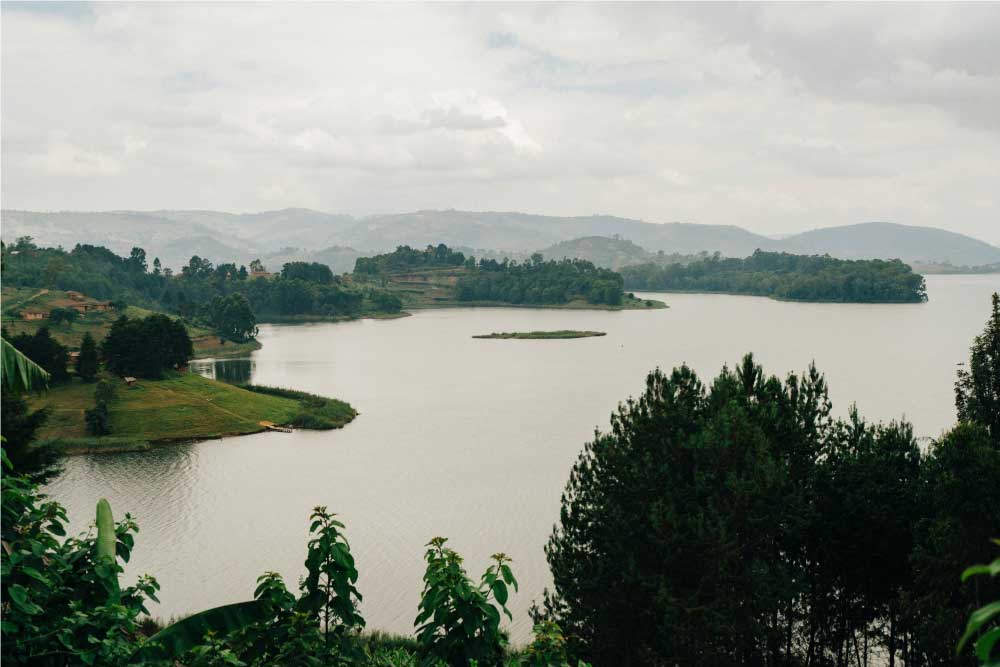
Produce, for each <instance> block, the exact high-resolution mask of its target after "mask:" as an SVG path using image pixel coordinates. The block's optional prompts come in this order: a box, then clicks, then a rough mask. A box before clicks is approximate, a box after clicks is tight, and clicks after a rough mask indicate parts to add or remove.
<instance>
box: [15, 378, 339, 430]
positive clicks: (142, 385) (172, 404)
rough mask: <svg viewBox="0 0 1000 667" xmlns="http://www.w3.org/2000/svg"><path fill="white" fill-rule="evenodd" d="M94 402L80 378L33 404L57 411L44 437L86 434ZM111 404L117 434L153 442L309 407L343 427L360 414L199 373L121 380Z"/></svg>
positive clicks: (291, 415) (287, 418)
mask: <svg viewBox="0 0 1000 667" xmlns="http://www.w3.org/2000/svg"><path fill="white" fill-rule="evenodd" d="M93 405H94V385H93V384H86V383H83V382H79V381H74V382H71V383H69V384H66V385H62V386H57V387H55V388H53V389H51V390H49V391H48V392H46V393H44V394H42V395H41V396H39V397H38V398H37V399H35V400H34V401H33V402H32V407H33V408H37V407H41V406H49V407H51V408H52V414H51V415H50V416H49V419H48V421H47V422H46V424H45V425H44V426H43V427H42V430H41V432H40V434H39V436H40V438H41V439H66V438H82V437H84V436H86V430H85V426H84V418H83V413H84V410H86V409H88V408H90V407H93ZM110 407H111V426H112V432H113V435H114V437H115V438H132V439H136V440H147V441H151V442H156V441H167V440H179V439H180V440H186V439H206V438H215V437H219V436H222V435H236V434H244V433H256V432H258V431H262V430H264V428H263V427H262V426H261V425H260V423H259V422H261V421H271V422H274V423H276V424H287V423H291V422H293V421H295V420H296V418H297V417H299V416H300V415H301V414H302V413H303V411H308V412H317V413H319V414H321V415H322V416H324V417H327V418H328V420H329V421H330V422H331V425H334V426H343V425H344V424H346V423H347V422H349V421H350V420H351V419H353V417H354V414H355V413H354V411H353V410H352V409H351V408H350V406H347V404H345V403H342V402H340V401H335V400H333V399H328V406H327V407H324V408H310V407H307V406H304V405H303V403H302V402H301V401H299V400H296V399H292V398H285V397H282V396H273V395H267V394H262V393H256V392H250V391H247V390H245V389H241V388H240V387H236V386H233V385H229V384H225V383H223V382H216V381H214V380H208V379H206V378H203V377H201V376H200V375H195V374H193V373H189V374H174V375H172V376H170V377H167V378H165V379H163V380H155V381H154V380H139V382H138V383H137V384H136V385H135V386H133V387H126V386H125V385H124V384H121V385H119V387H118V394H117V396H116V397H115V399H114V401H112V403H111V406H110Z"/></svg>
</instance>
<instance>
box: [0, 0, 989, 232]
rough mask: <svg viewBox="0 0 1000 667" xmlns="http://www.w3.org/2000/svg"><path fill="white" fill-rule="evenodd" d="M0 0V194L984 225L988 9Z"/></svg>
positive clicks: (757, 222)
mask: <svg viewBox="0 0 1000 667" xmlns="http://www.w3.org/2000/svg"><path fill="white" fill-rule="evenodd" d="M41 9H42V10H43V11H40V8H39V7H37V6H32V5H25V4H14V3H5V4H4V5H3V9H2V11H3V22H2V56H3V63H2V66H3V71H2V75H3V77H2V79H3V80H2V116H3V118H2V120H3V129H2V132H3V142H2V159H3V176H2V196H3V205H4V206H5V207H17V208H35V209H71V208H75V209H122V208H138V209H153V208H188V207H190V208H216V209H224V210H257V209H262V208H276V207H281V206H309V207H315V208H320V209H323V210H328V211H335V212H347V213H355V214H364V213H371V212H387V211H401V210H410V209H415V208H448V207H456V208H473V209H516V210H524V211H531V212H538V213H549V214H581V213H583V214H586V213H592V212H609V213H615V214H618V215H625V216H633V217H639V218H644V219H647V220H652V221H671V220H684V221H692V222H705V223H732V224H741V225H744V226H747V227H749V228H752V229H754V230H756V231H759V232H762V233H775V232H785V231H794V230H800V229H808V228H814V227H817V226H822V225H831V224H847V223H854V222H860V221H864V220H875V219H877V220H894V221H898V222H904V223H910V224H925V225H935V226H940V227H945V228H948V229H952V230H954V231H959V232H964V233H967V234H972V235H976V236H980V237H982V238H985V239H987V240H990V241H991V242H993V243H1000V201H998V195H997V193H996V185H995V184H996V183H997V182H998V181H1000V178H998V177H1000V113H997V109H1000V41H998V40H996V39H995V35H996V34H997V33H998V32H1000V5H996V4H986V3H984V4H982V5H945V4H929V5H891V4H890V5H876V6H873V5H855V4H846V5H845V4H824V5H814V4H804V5H803V4H774V5H771V4H739V5H730V4H671V5H665V4H653V5H647V4H641V5H640V4H635V5H621V4H544V5H526V4H513V5H506V4H477V5H453V4H452V5H422V4H421V5H406V4H403V5H400V4H393V5H372V4H361V5H357V4H312V3H298V4H273V5H272V4H252V5H244V4H239V5H236V4H225V3H223V4H185V3H178V4H174V3H170V4H154V3H148V4H139V3H136V4H117V3H115V4H93V5H70V6H65V5H54V6H51V7H50V6H45V7H43V8H41Z"/></svg>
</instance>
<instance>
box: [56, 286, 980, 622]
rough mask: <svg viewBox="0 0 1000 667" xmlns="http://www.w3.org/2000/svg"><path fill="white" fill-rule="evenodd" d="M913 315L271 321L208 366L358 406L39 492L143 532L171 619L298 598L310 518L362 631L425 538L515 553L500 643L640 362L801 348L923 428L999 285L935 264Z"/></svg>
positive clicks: (937, 418) (396, 591)
mask: <svg viewBox="0 0 1000 667" xmlns="http://www.w3.org/2000/svg"><path fill="white" fill-rule="evenodd" d="M927 282H928V292H929V295H930V299H931V300H930V302H928V303H925V304H914V305H837V304H801V303H783V302H778V301H771V300H769V299H764V298H756V297H738V296H721V295H719V296H715V295H695V294H668V295H660V296H659V297H658V298H661V299H663V300H665V301H667V302H668V303H669V304H670V306H671V307H670V309H668V310H658V311H644V312H642V311H632V312H603V311H560V310H548V311H546V310H529V309H461V310H438V311H425V312H418V314H416V315H414V316H413V317H407V318H404V319H399V320H382V321H375V320H366V321H360V322H349V323H342V324H316V325H305V326H263V327H261V332H260V340H261V342H262V343H263V349H261V350H260V351H258V352H256V353H254V354H253V356H252V358H250V359H243V360H229V361H226V362H220V363H219V364H218V365H217V366H215V365H213V364H211V363H209V364H201V365H200V366H199V368H200V371H201V372H204V373H207V374H212V373H216V374H218V375H219V376H220V377H223V376H224V377H226V378H229V379H245V378H247V377H251V378H252V380H253V381H254V382H256V383H261V384H269V385H279V386H286V387H295V388H299V389H303V390H306V391H310V392H314V393H318V394H324V395H328V396H335V397H338V398H341V399H343V400H346V401H349V402H350V403H351V404H353V405H354V406H355V408H357V409H358V410H359V411H360V413H361V414H360V416H359V417H358V418H357V419H356V420H355V421H354V422H353V423H352V424H350V425H348V426H347V427H346V428H344V429H342V430H339V431H330V432H307V431H299V432H296V433H293V434H282V433H269V434H260V435H253V436H246V437H242V438H228V439H224V440H217V441H211V442H204V443H199V444H190V445H178V446H174V447H169V448H163V449H158V450H156V451H153V452H149V453H137V454H106V455H93V456H81V457H75V458H70V459H69V460H67V462H66V468H65V472H64V474H63V475H62V476H61V477H60V478H59V479H58V480H56V481H55V482H54V483H53V484H52V485H51V486H50V488H49V491H50V493H51V495H52V496H53V497H54V498H55V499H57V500H59V501H61V502H62V503H64V504H65V505H66V506H67V508H68V510H69V514H70V518H71V519H72V527H73V528H74V529H77V530H83V529H85V528H86V526H87V523H88V522H89V521H91V520H92V517H93V511H94V505H95V503H96V502H97V499H98V498H100V497H102V496H104V497H107V498H108V499H109V500H110V501H111V505H112V507H113V508H114V510H115V514H116V516H120V515H122V514H124V513H125V512H129V513H131V514H132V515H133V516H135V517H136V519H137V520H138V522H139V525H140V527H141V532H140V533H139V535H138V539H137V545H136V549H135V551H134V555H133V559H132V562H131V563H130V564H129V565H128V568H127V571H128V574H129V576H131V577H134V576H136V575H138V574H141V573H143V572H149V573H151V574H153V575H155V576H156V577H157V579H158V580H159V581H160V583H161V585H162V587H163V589H162V591H161V595H160V599H161V600H162V604H160V605H159V606H154V609H153V612H154V614H155V615H158V616H160V617H163V618H169V617H171V616H174V615H178V614H186V613H190V612H194V611H198V610H201V609H204V608H206V607H211V606H215V605H219V604H224V603H228V602H235V601H238V600H242V599H249V598H250V597H251V596H252V594H253V589H254V582H255V579H256V577H257V576H258V575H260V574H261V573H263V572H264V571H267V570H276V571H278V572H281V573H282V574H283V575H284V576H285V580H286V583H288V585H289V587H290V588H295V587H296V584H297V579H298V576H299V575H300V574H301V572H302V571H303V568H302V562H303V560H304V559H305V547H306V540H307V528H308V515H309V511H310V509H311V508H312V507H313V506H315V505H327V506H329V507H330V508H331V510H333V511H336V512H338V513H339V514H340V517H341V519H342V520H343V521H344V522H345V523H346V524H347V534H348V538H349V540H350V542H351V545H352V549H353V551H354V552H355V554H356V558H357V561H358V564H359V569H360V571H361V579H360V582H359V588H360V590H361V592H362V594H363V595H364V603H363V606H362V611H363V613H364V616H365V617H366V619H367V621H368V627H369V628H377V629H382V630H387V631H393V632H401V633H406V632H409V631H410V630H411V629H412V622H413V618H414V616H415V615H416V608H417V601H418V599H419V594H420V590H421V576H422V574H423V563H422V555H423V552H424V545H425V544H426V542H427V541H428V540H429V539H430V538H432V537H434V536H436V535H443V536H447V537H449V538H450V542H449V544H451V546H453V547H454V548H455V549H457V550H458V551H459V552H460V553H461V554H463V556H465V559H466V561H465V562H466V565H467V568H468V570H469V572H470V574H472V575H474V576H475V577H476V578H478V576H479V575H480V574H481V572H482V571H483V570H484V569H485V567H486V565H487V559H488V557H489V555H490V554H491V553H494V552H496V551H504V552H506V553H507V554H509V555H511V556H512V557H513V558H514V572H515V574H516V576H517V577H518V578H519V580H520V582H521V592H520V594H519V595H516V596H514V597H513V598H512V605H511V606H512V609H513V611H514V623H513V625H512V632H513V636H514V638H515V639H516V640H518V641H523V640H524V639H526V638H527V637H528V634H529V633H530V625H531V624H530V619H529V618H528V615H527V609H528V607H529V606H530V604H531V602H532V600H535V599H539V598H540V597H541V591H542V589H543V587H544V586H546V585H548V584H549V575H548V569H547V565H546V563H545V557H544V555H543V553H542V546H543V545H544V544H545V541H546V538H547V537H548V534H549V532H550V530H551V528H552V525H553V522H554V521H555V520H556V519H557V517H558V509H559V496H560V493H561V491H562V489H563V486H564V484H565V482H566V479H567V477H568V474H569V470H570V466H571V465H572V463H573V461H574V460H575V458H576V456H577V453H578V452H579V451H580V449H581V448H582V446H583V443H584V442H585V441H586V440H588V439H589V438H590V437H591V436H592V434H593V430H594V428H595V427H597V428H602V429H603V428H605V427H606V426H607V423H608V417H609V415H610V413H611V412H612V410H614V408H615V407H616V405H617V404H618V402H619V401H621V400H623V399H625V398H626V397H628V396H629V395H634V394H636V393H638V392H640V391H641V390H642V388H643V383H644V379H645V376H646V373H647V372H648V371H649V370H650V369H652V368H653V367H655V366H661V367H664V368H670V367H673V366H675V365H678V364H680V363H682V362H687V363H688V364H689V365H691V366H692V367H693V368H694V369H695V370H696V371H697V372H698V373H700V374H701V375H702V377H703V379H708V378H710V377H712V376H713V375H714V374H715V373H717V372H718V371H719V369H720V368H721V366H722V364H723V363H726V362H728V363H730V364H733V363H735V362H736V361H738V360H739V358H740V357H741V356H742V355H743V354H744V353H745V352H747V351H753V352H754V353H755V355H756V356H757V358H758V360H759V361H760V362H761V363H762V364H763V365H764V368H765V370H766V371H768V372H769V373H773V374H778V375H780V376H784V375H785V374H786V373H788V372H790V371H801V370H803V369H805V368H806V367H807V366H808V364H809V363H810V362H811V361H813V360H815V362H816V364H817V366H818V367H819V369H820V370H821V371H822V372H823V373H825V374H826V377H827V379H828V381H829V384H830V388H831V398H832V400H833V401H834V408H835V409H836V410H837V412H838V413H840V414H844V413H845V412H846V410H847V408H848V407H849V404H850V402H852V401H854V402H856V403H857V405H858V408H859V410H860V411H861V414H862V415H864V416H866V417H867V418H869V419H872V420H889V419H898V418H900V417H906V418H907V419H909V420H910V421H912V422H913V424H914V427H915V429H916V432H917V434H918V435H920V436H930V437H934V436H937V435H939V434H940V433H941V431H942V430H943V429H945V428H947V427H948V426H949V425H950V424H951V423H952V422H953V420H954V418H955V414H954V408H953V404H952V384H953V381H954V376H955V365H956V363H957V362H961V361H965V360H966V359H967V357H968V348H969V345H970V343H971V341H972V338H973V337H974V336H975V335H976V334H977V333H978V332H980V331H981V330H982V327H983V325H984V323H985V321H986V317H987V312H988V308H989V294H990V293H991V292H992V291H993V290H996V289H1000V276H996V275H992V276H931V277H929V278H928V281H927ZM534 329H595V330H599V331H606V332H607V334H608V335H607V336H605V337H601V338H583V339H576V340H561V341H560V340H474V339H473V338H471V336H473V335H474V334H481V333H490V332H493V331H528V330H534Z"/></svg>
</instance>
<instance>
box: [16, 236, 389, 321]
mask: <svg viewBox="0 0 1000 667" xmlns="http://www.w3.org/2000/svg"><path fill="white" fill-rule="evenodd" d="M2 255H3V280H4V282H5V284H8V285H12V286H19V287H38V288H54V289H62V290H76V291H79V292H83V293H84V294H87V295H88V296H92V297H96V298H101V299H119V300H124V301H126V302H128V303H132V304H141V305H145V306H148V307H151V308H158V309H162V310H167V311H170V312H173V313H176V314H179V315H182V316H184V317H189V318H192V319H197V320H200V321H203V322H205V323H206V324H208V325H210V326H213V327H215V328H216V329H218V330H219V331H220V333H222V334H224V335H226V336H227V337H232V338H235V339H241V338H245V337H248V336H252V332H253V327H254V324H255V322H256V321H259V320H262V319H264V320H266V319H268V318H272V317H273V318H281V317H295V316H318V317H340V316H345V317H350V316H357V315H360V314H363V313H366V312H398V311H399V309H400V308H401V302H400V300H399V299H398V298H397V297H395V296H393V295H391V294H389V293H387V292H384V291H382V290H378V289H374V288H371V287H368V286H366V287H364V288H359V287H357V286H354V285H352V284H350V281H346V280H344V279H343V278H341V277H339V276H334V275H333V273H332V272H331V271H330V267H328V266H326V265H325V264H317V263H308V262H290V263H288V264H285V265H284V267H283V268H282V270H281V272H280V273H279V274H269V273H267V272H266V270H265V267H264V266H263V265H262V264H261V263H260V261H259V260H254V261H253V262H251V264H250V270H249V271H248V270H247V267H245V266H236V265H235V264H233V263H226V264H218V265H214V264H213V263H212V262H211V261H210V260H208V259H205V258H202V257H199V256H197V255H195V256H193V257H192V258H191V259H190V261H189V262H188V264H187V265H186V266H184V267H183V269H182V270H181V271H180V272H179V273H177V274H174V273H173V272H172V271H171V270H170V269H163V268H161V265H160V261H159V259H158V258H156V259H154V260H153V263H152V267H150V266H149V265H148V263H147V257H146V251H145V250H143V249H142V248H133V249H132V252H131V253H130V255H129V256H128V257H119V256H118V255H116V254H115V253H113V252H111V251H110V250H108V249H107V248H104V247H100V246H92V245H83V244H80V245H77V246H76V247H74V248H73V249H72V250H70V251H66V250H63V249H62V248H40V247H38V246H36V245H35V244H34V243H33V242H32V241H31V239H30V238H22V239H19V240H18V242H17V243H16V244H14V245H5V246H4V247H3V253H2ZM234 295H240V296H242V297H243V299H245V300H246V303H247V304H248V306H249V315H250V316H249V317H247V315H248V311H247V309H246V308H244V307H243V304H242V301H241V300H239V299H233V298H230V297H233V296H234ZM220 305H225V306H226V309H225V312H227V313H232V314H233V315H234V318H235V317H236V315H237V314H238V315H239V322H235V321H229V320H230V319H233V318H227V317H223V318H220V317H219V314H220ZM223 320H224V321H223ZM244 325H245V326H244Z"/></svg>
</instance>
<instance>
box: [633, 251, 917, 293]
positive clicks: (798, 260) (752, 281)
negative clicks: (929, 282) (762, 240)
mask: <svg viewBox="0 0 1000 667" xmlns="http://www.w3.org/2000/svg"><path fill="white" fill-rule="evenodd" d="M621 272H622V277H623V278H624V280H625V288H626V289H630V290H653V291H657V290H663V291H692V292H728V293H733V294H752V295H757V296H771V297H775V298H779V299H791V300H796V301H844V302H865V303H869V302H870V303H889V302H920V301H925V300H926V299H927V291H926V288H925V285H924V279H923V277H922V276H920V275H919V274H916V273H914V272H913V270H912V269H911V268H910V267H909V266H907V265H906V264H903V263H902V262H901V261H899V260H895V259H894V260H889V261H886V260H881V259H871V260H843V259H834V258H833V257H830V256H828V255H792V254H789V253H784V252H780V253H779V252H764V251H763V250H757V251H756V252H754V254H753V255H751V256H750V257H747V258H745V259H738V258H723V257H721V256H719V255H718V254H715V255H713V256H710V257H704V258H702V259H699V260H697V261H693V262H690V263H687V264H666V265H664V264H658V263H647V264H637V265H634V266H626V267H624V268H623V269H622V270H621Z"/></svg>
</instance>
